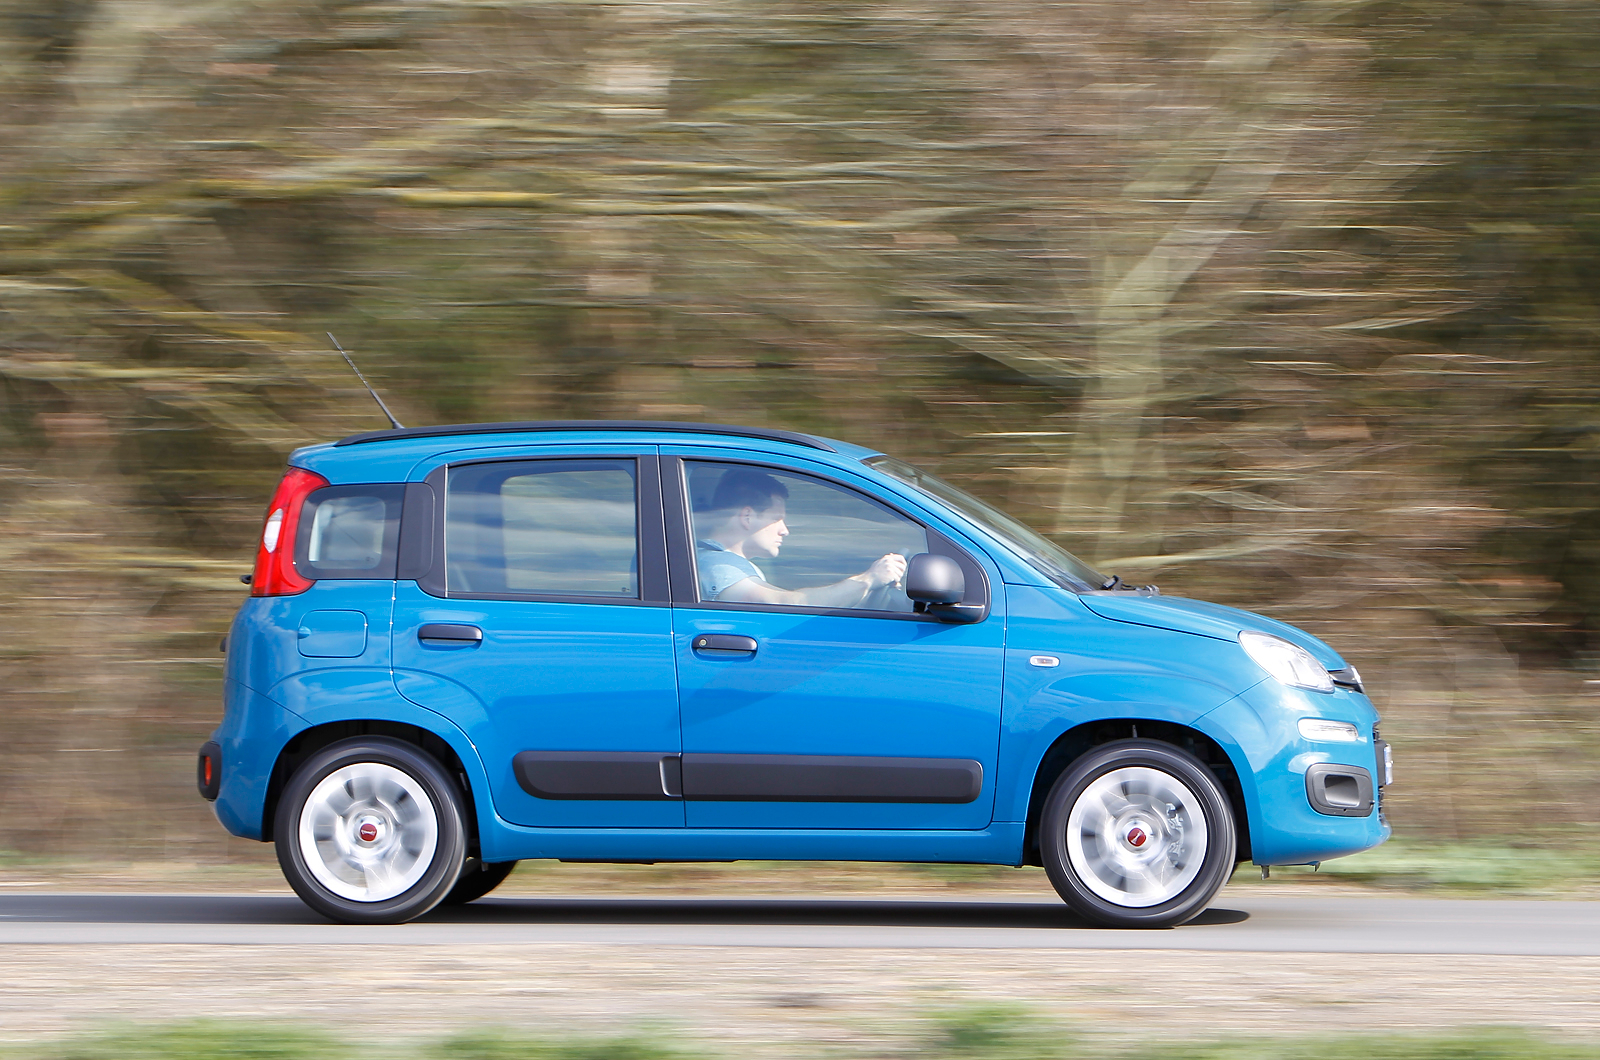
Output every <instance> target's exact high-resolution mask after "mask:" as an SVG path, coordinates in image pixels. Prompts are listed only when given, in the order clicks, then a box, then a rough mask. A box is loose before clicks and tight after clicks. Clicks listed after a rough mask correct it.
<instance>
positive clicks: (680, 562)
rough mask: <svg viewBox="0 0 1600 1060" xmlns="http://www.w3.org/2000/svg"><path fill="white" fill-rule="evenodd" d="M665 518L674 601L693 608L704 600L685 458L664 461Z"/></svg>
mask: <svg viewBox="0 0 1600 1060" xmlns="http://www.w3.org/2000/svg"><path fill="white" fill-rule="evenodd" d="M661 501H662V508H663V512H662V516H663V520H664V522H665V526H666V531H667V574H668V576H669V578H670V580H671V582H672V602H673V604H674V605H677V606H692V605H694V604H695V603H696V602H697V601H698V600H699V597H700V587H699V586H698V585H696V584H695V576H694V538H693V537H692V535H691V534H690V532H689V489H688V484H687V483H686V482H685V481H684V474H683V457H681V456H663V457H662V458H661Z"/></svg>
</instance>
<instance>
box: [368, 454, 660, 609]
mask: <svg viewBox="0 0 1600 1060" xmlns="http://www.w3.org/2000/svg"><path fill="white" fill-rule="evenodd" d="M597 460H610V461H616V462H627V461H631V462H632V463H633V465H634V476H633V482H634V505H635V507H634V514H635V521H634V532H635V535H636V537H635V543H634V547H635V550H636V552H635V554H636V555H637V556H638V558H639V579H638V587H639V594H638V595H637V596H600V595H585V594H581V593H510V592H507V593H496V592H467V591H463V590H460V589H450V588H449V586H448V584H447V578H446V575H445V566H446V558H445V521H446V512H445V509H446V507H447V505H448V504H449V492H448V484H449V475H450V472H451V470H452V469H457V468H463V467H469V466H476V465H482V464H556V463H588V462H593V461H597ZM662 522H663V519H662V510H661V469H660V461H659V459H658V458H657V457H656V456H655V454H653V453H639V452H633V453H627V452H623V453H572V452H568V453H552V454H549V455H543V454H541V455H537V456H529V455H519V456H497V457H487V458H480V459H473V460H457V461H453V462H451V463H448V464H442V465H440V466H439V467H436V468H434V469H433V470H432V471H430V472H429V473H428V475H427V477H426V478H425V479H423V481H422V482H418V483H410V484H409V485H408V488H407V491H406V498H405V509H404V515H403V518H402V520H401V534H400V562H399V567H398V572H397V573H398V574H399V576H400V577H402V578H405V577H407V576H408V575H409V576H410V577H414V578H415V579H416V583H417V587H418V588H419V589H421V590H422V591H423V592H425V593H427V594H428V595H429V596H437V597H439V598H440V599H442V600H523V601H529V602H535V603H555V604H599V605H609V606H613V607H615V606H624V607H630V606H631V607H666V606H669V605H670V603H671V594H670V591H669V588H668V585H669V583H668V576H667V545H666V534H665V530H664V528H663V526H662ZM422 526H425V527H427V530H426V531H425V532H417V531H415V530H413V527H422Z"/></svg>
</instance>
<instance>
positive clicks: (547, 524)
mask: <svg viewBox="0 0 1600 1060" xmlns="http://www.w3.org/2000/svg"><path fill="white" fill-rule="evenodd" d="M635 473H636V465H635V462H634V461H632V460H519V461H506V462H497V463H490V464H468V465H465V466H461V467H453V468H451V469H450V472H449V478H448V480H447V485H446V487H445V529H444V552H445V588H446V590H447V592H448V593H449V594H450V595H451V596H458V595H474V596H475V595H484V596H502V595H510V596H578V597H583V596H592V597H611V598H619V599H627V598H633V599H637V598H638V596H639V541H638V539H639V531H638V503H637V495H638V487H637V485H636V481H635Z"/></svg>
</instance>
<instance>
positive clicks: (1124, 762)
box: [1039, 740, 1237, 927]
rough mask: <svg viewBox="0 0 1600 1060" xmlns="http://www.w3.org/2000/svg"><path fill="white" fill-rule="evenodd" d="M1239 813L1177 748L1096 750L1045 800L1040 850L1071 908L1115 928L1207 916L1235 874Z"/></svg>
mask: <svg viewBox="0 0 1600 1060" xmlns="http://www.w3.org/2000/svg"><path fill="white" fill-rule="evenodd" d="M1236 843H1237V840H1236V838H1235V831H1234V821H1233V810H1232V808H1231V807H1230V806H1229V804H1228V797H1227V795H1226V794H1224V793H1223V790H1222V786H1221V785H1220V784H1218V783H1217V779H1216V777H1215V776H1213V775H1212V773H1211V770H1209V769H1207V768H1206V766H1205V764H1204V763H1202V762H1201V761H1200V760H1199V759H1197V758H1195V757H1194V756H1192V755H1190V754H1187V753H1185V752H1184V751H1181V750H1179V749H1178V748H1176V747H1173V746H1172V745H1171V744H1164V743H1156V742H1153V741H1138V740H1123V741H1119V742H1117V743H1113V744H1107V745H1105V746H1103V747H1097V748H1095V749H1094V750H1093V751H1091V752H1089V753H1088V754H1087V755H1084V756H1083V757H1082V758H1080V759H1079V760H1078V761H1077V762H1075V763H1073V765H1072V767H1071V768H1070V769H1068V770H1067V772H1066V773H1064V774H1063V775H1062V776H1061V778H1060V779H1059V780H1057V781H1056V783H1055V786H1054V787H1052V788H1051V790H1050V795H1049V796H1048V797H1047V798H1046V800H1045V805H1044V812H1043V814H1042V816H1041V818H1040V824H1039V848H1040V853H1041V855H1042V857H1043V860H1044V866H1045V871H1046V872H1047V873H1048V874H1049V876H1050V882H1051V883H1052V884H1054V885H1055V888H1056V891H1057V892H1058V893H1059V894H1060V895H1061V897H1062V899H1063V900H1064V901H1065V902H1066V903H1067V905H1069V906H1071V907H1072V910H1073V911H1074V912H1076V913H1078V914H1079V915H1080V916H1083V917H1085V918H1087V919H1089V920H1093V921H1095V922H1097V923H1101V924H1106V925H1108V926H1112V927H1171V926H1173V925H1176V924H1182V923H1184V922H1185V921H1187V920H1190V919H1192V918H1194V917H1195V916H1198V915H1199V914H1200V912H1201V911H1202V910H1204V909H1205V907H1206V905H1207V904H1208V903H1209V902H1210V901H1211V899H1212V897H1214V896H1215V895H1216V893H1217V891H1218V890H1220V889H1221V888H1222V885H1223V884H1224V883H1226V882H1227V880H1228V877H1229V876H1230V875H1232V873H1233V864H1234V855H1235V846H1236Z"/></svg>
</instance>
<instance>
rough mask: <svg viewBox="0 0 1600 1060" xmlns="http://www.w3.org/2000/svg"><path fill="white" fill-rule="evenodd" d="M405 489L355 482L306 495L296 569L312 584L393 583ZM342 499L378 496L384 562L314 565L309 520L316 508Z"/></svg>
mask: <svg viewBox="0 0 1600 1060" xmlns="http://www.w3.org/2000/svg"><path fill="white" fill-rule="evenodd" d="M405 489H406V484H405V483H403V482H354V483H347V484H343V485H338V486H323V487H322V488H321V489H318V490H313V491H312V492H311V493H309V494H307V495H306V499H305V500H304V501H302V502H301V505H300V519H299V526H298V527H297V528H296V530H295V535H294V569H295V571H296V572H297V573H298V574H299V575H300V576H301V577H302V578H309V579H310V580H312V581H394V579H395V571H396V569H397V566H398V563H399V555H400V526H401V524H402V522H403V521H404V517H405V515H404V511H405V503H404V498H405ZM340 497H376V498H378V499H379V500H380V501H382V503H383V505H384V510H385V511H384V527H383V545H382V549H383V551H382V559H380V560H379V561H378V565H377V566H375V567H366V568H360V567H325V566H323V565H321V564H318V563H312V562H311V560H310V559H309V558H308V553H309V552H310V551H311V531H312V523H313V522H314V521H315V519H314V517H313V518H309V519H308V518H306V516H307V515H308V514H310V513H311V512H312V509H313V507H315V506H320V505H321V504H322V503H323V502H325V501H331V500H337V499H338V498H340Z"/></svg>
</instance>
